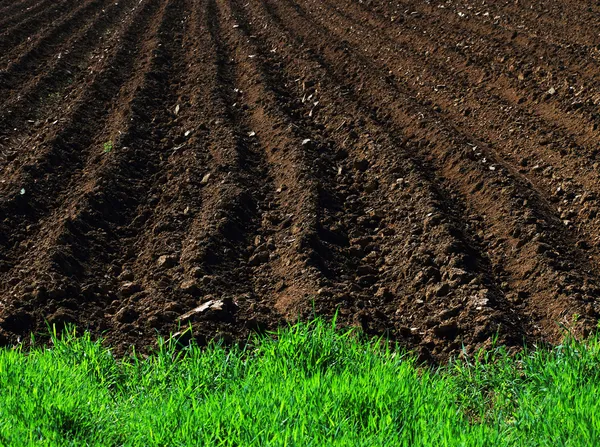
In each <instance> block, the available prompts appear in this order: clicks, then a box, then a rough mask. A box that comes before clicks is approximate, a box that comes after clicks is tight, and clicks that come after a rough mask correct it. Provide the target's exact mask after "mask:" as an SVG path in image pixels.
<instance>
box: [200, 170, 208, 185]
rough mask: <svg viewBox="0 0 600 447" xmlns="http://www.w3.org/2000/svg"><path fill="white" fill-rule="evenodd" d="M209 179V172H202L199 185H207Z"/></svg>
mask: <svg viewBox="0 0 600 447" xmlns="http://www.w3.org/2000/svg"><path fill="white" fill-rule="evenodd" d="M209 180H210V172H209V173H208V174H204V177H202V180H201V181H200V184H201V185H208V181H209Z"/></svg>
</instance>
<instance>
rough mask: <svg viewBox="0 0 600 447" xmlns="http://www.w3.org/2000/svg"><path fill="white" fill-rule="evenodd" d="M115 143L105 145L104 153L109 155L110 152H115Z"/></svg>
mask: <svg viewBox="0 0 600 447" xmlns="http://www.w3.org/2000/svg"><path fill="white" fill-rule="evenodd" d="M113 147H114V146H113V142H112V141H110V140H109V141H107V142H105V143H104V153H105V154H109V153H110V152H112V150H113Z"/></svg>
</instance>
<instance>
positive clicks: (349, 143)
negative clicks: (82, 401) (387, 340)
mask: <svg viewBox="0 0 600 447" xmlns="http://www.w3.org/2000/svg"><path fill="white" fill-rule="evenodd" d="M489 3H490V4H486V2H481V1H479V0H478V1H475V0H463V1H460V2H459V1H451V0H449V1H437V0H431V1H423V0H421V1H416V0H404V1H394V2H388V1H383V0H382V1H375V0H117V1H115V0H110V1H109V0H83V1H81V0H17V1H13V0H0V104H1V105H0V173H1V174H0V344H2V345H7V344H14V343H19V342H23V341H27V340H28V334H30V333H31V332H34V333H38V334H40V333H47V325H48V324H50V325H52V324H56V325H59V326H60V325H63V324H65V323H74V324H76V325H77V326H78V328H80V329H81V330H86V329H87V330H90V331H92V332H93V333H94V334H97V335H100V334H102V335H103V336H104V337H105V338H106V339H107V341H108V342H109V343H110V344H112V345H113V346H115V347H116V349H117V350H118V351H119V350H120V351H121V352H125V351H126V350H127V349H129V347H130V346H132V345H133V346H136V347H137V348H138V349H139V350H142V351H143V350H145V349H147V348H148V347H150V346H152V345H153V343H154V342H155V340H156V336H157V333H159V334H163V335H168V334H169V333H173V332H176V331H178V330H179V329H180V328H185V327H186V326H189V325H191V326H192V328H193V331H191V335H192V336H193V337H194V338H196V339H197V340H198V341H199V342H201V343H203V342H206V341H207V340H209V339H213V338H217V339H221V340H224V341H225V342H231V341H235V340H241V339H244V338H246V337H247V336H248V335H249V334H250V333H251V332H253V331H262V330H267V329H273V328H275V327H277V326H278V325H281V324H285V322H286V321H294V320H295V319H297V318H298V317H300V318H302V319H306V318H310V317H311V316H313V315H315V314H317V315H324V316H326V317H332V316H333V315H334V314H335V313H336V312H337V313H338V317H337V318H338V319H337V321H338V323H339V324H340V325H343V326H360V327H362V328H363V329H364V330H365V331H366V332H367V333H368V334H370V335H386V336H388V337H391V338H392V339H394V340H397V341H399V342H400V343H402V344H404V345H406V346H407V347H409V348H414V349H415V350H416V351H417V352H419V353H420V354H421V356H422V358H423V359H428V358H429V359H443V358H446V357H448V355H450V354H456V353H458V352H459V351H460V350H461V349H463V346H464V349H466V350H467V351H468V352H470V353H472V352H474V350H476V349H478V348H481V347H486V346H488V345H489V344H490V343H491V340H492V339H494V338H495V337H498V340H499V342H501V343H506V344H508V345H513V346H518V345H521V344H522V343H523V342H527V343H536V342H542V341H543V342H550V343H555V342H558V341H559V340H560V339H561V337H562V336H563V335H564V333H565V332H566V331H571V332H572V333H574V334H575V335H577V336H585V335H587V334H589V333H590V331H591V330H593V329H594V328H595V327H596V323H597V320H598V316H599V312H600V267H599V265H600V264H599V262H600V215H599V214H598V212H599V205H600V203H599V200H600V129H599V128H598V127H599V124H600V32H599V30H600V3H598V2H597V1H591V0H587V1H584V0H577V1H567V0H544V1H539V0H516V1H515V0H511V1H498V2H496V1H494V2H489ZM188 334H189V333H188Z"/></svg>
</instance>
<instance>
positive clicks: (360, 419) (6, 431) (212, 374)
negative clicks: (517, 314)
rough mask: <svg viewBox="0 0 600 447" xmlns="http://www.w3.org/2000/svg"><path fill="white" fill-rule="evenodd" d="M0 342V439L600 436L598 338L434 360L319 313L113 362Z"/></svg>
mask: <svg viewBox="0 0 600 447" xmlns="http://www.w3.org/2000/svg"><path fill="white" fill-rule="evenodd" d="M53 345H54V346H53V348H52V349H41V348H39V349H34V350H32V351H30V352H29V353H25V352H20V351H19V350H11V349H4V350H1V351H0V444H2V445H7V446H23V445H52V446H54V445H57V446H58V445H60V446H62V445H65V446H66V445H69V446H80V445H90V446H120V445H128V446H202V445H203V446H221V445H222V446H302V447H307V446H365V447H373V446H411V447H412V446H553V447H555V446H594V445H600V435H599V433H600V403H599V402H600V400H599V399H598V398H599V393H598V391H599V388H600V380H599V379H600V364H599V363H600V360H599V359H600V357H599V351H600V342H599V341H598V340H597V339H592V340H590V341H588V342H586V343H585V344H582V343H578V342H575V341H570V342H568V343H565V344H564V345H562V346H559V347H557V348H555V349H553V350H538V351H535V352H533V351H532V352H524V353H522V354H520V355H518V356H516V357H510V356H509V355H507V354H506V352H505V351H504V350H503V349H502V348H499V349H496V350H494V351H493V352H488V353H486V354H485V355H482V356H481V357H480V358H479V359H478V360H473V359H471V360H468V361H460V362H453V363H451V364H449V365H447V366H444V367H442V368H439V369H437V370H432V369H430V368H425V367H419V366H418V365H417V364H416V362H415V360H414V358H413V357H411V356H410V355H403V354H400V353H399V352H395V351H394V350H392V349H388V347H386V346H385V344H383V343H381V341H379V342H377V341H373V342H365V341H361V338H360V337H359V336H357V334H356V333H353V332H339V331H335V330H333V329H332V328H331V326H330V325H328V324H325V323H323V322H322V321H319V320H317V321H315V322H313V323H310V324H298V325H295V326H293V327H291V328H287V329H285V330H282V331H281V332H279V333H278V334H277V335H276V337H271V338H262V339H257V340H254V341H253V342H252V343H250V344H249V345H248V347H247V348H246V349H245V350H243V349H237V348H233V349H225V348H222V347H220V346H218V345H214V346H211V347H210V348H208V349H205V350H201V349H198V348H193V347H190V348H185V349H177V347H176V346H175V345H174V344H172V343H171V344H170V343H168V342H163V343H161V344H160V348H159V349H158V352H157V353H156V354H155V355H153V356H150V357H148V358H147V359H143V358H141V357H140V356H131V357H130V358H127V359H125V360H119V361H117V360H115V359H114V358H113V356H112V355H111V353H110V351H109V350H107V349H106V348H104V347H102V345H101V344H100V343H98V342H92V341H91V340H90V338H89V336H83V337H75V336H74V335H73V333H72V332H71V333H67V334H65V335H62V336H60V337H56V336H55V337H54V339H53Z"/></svg>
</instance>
